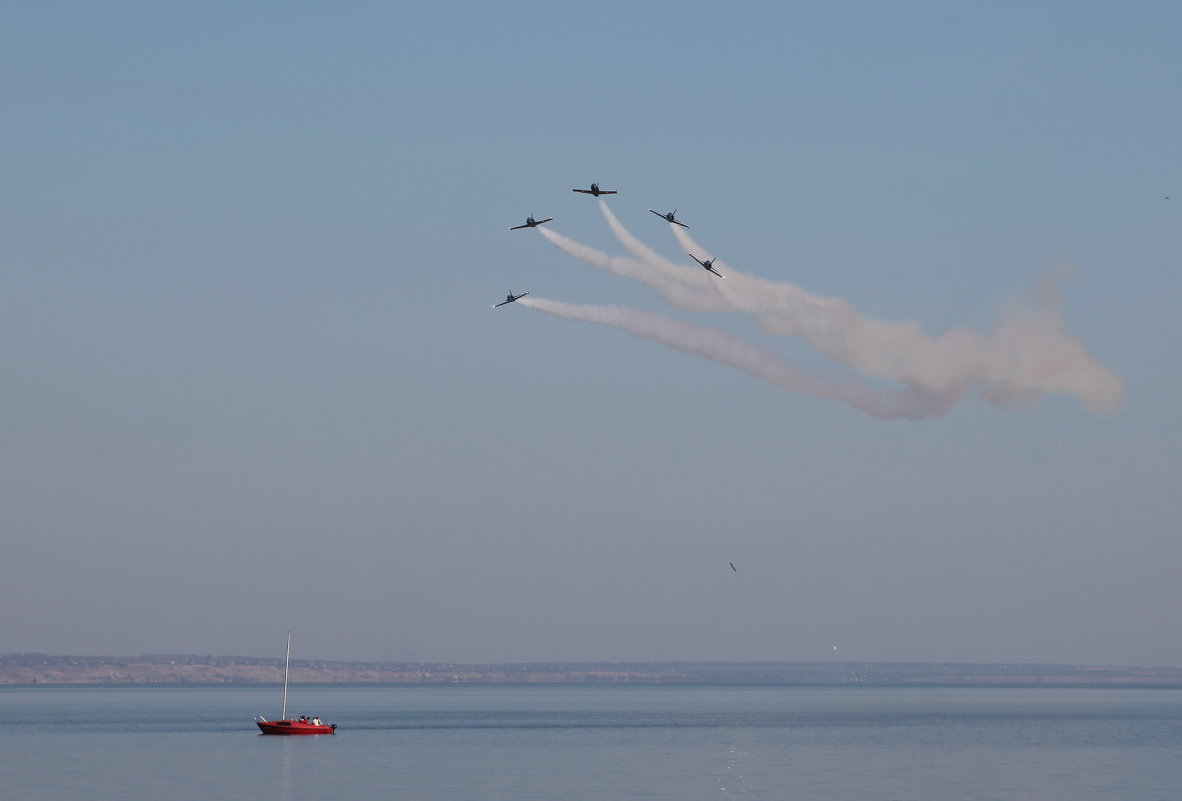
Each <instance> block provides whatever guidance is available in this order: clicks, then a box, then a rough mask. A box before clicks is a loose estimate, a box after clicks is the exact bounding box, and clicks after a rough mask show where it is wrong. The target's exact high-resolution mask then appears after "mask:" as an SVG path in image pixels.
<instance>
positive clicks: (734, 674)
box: [0, 653, 1182, 687]
mask: <svg viewBox="0 0 1182 801" xmlns="http://www.w3.org/2000/svg"><path fill="white" fill-rule="evenodd" d="M290 679H291V681H292V682H297V683H305V684H530V683H537V684H542V683H583V684H596V683H600V684H618V683H638V684H758V685H827V684H874V685H952V686H961V685H972V684H992V685H996V684H1003V685H1023V684H1037V685H1056V684H1060V685H1069V686H1079V685H1084V686H1086V685H1102V686H1130V687H1138V686H1144V687H1170V686H1178V687H1182V668H1173V667H1129V666H1087V665H1060V664H1012V663H926V662H922V663H921V662H899V663H895V662H837V661H834V662H613V663H608V662H530V663H502V664H457V663H448V662H346V661H331V660H310V659H293V660H292V663H291V676H290ZM282 681H283V660H282V659H274V658H260V657H243V656H234V657H218V656H199V655H177V654H142V655H139V656H126V657H115V656H59V655H50V654H40V653H27V654H6V655H2V656H0V686H21V685H38V686H42V685H87V684H106V685H144V684H273V683H279V682H282Z"/></svg>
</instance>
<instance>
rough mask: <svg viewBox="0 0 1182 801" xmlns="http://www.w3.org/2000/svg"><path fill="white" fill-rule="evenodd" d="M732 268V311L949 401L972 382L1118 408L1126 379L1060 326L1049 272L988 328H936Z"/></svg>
mask: <svg viewBox="0 0 1182 801" xmlns="http://www.w3.org/2000/svg"><path fill="white" fill-rule="evenodd" d="M670 227H671V228H673V235H674V237H675V238H676V239H677V242H678V244H679V245H680V246H681V247H682V248H683V249H686V250H688V251H689V252H693V253H694V254H695V255H697V254H698V251H701V252H702V253H707V252H706V251H705V249H704V248H702V247H701V245H699V244H697V243H696V242H694V240H693V239H692V238H690V236H689V235H688V234H687V233H686V232H685V231H683V230H681V229H680V228H675V227H673V226H670ZM707 255H708V254H707ZM699 258H705V256H699ZM720 263H721V262H720ZM728 269H730V271H729V272H728V276H729V278H728V281H729V283H728V284H727V285H725V286H720V287H719V294H720V295H721V296H722V297H724V298H726V300H727V301H728V302H730V303H731V304H732V306H733V309H734V310H735V311H738V312H742V313H744V314H748V315H751V316H752V317H754V318H755V320H756V321H757V322H758V323H759V326H760V327H761V328H762V329H763V330H765V331H767V332H768V333H771V334H778V335H783V336H796V337H802V338H804V339H805V340H806V341H807V342H808V343H809V344H810V345H812V346H813V347H814V348H816V349H817V350H818V351H820V352H821V353H823V354H825V355H826V356H828V357H829V358H831V359H833V360H834V361H838V362H840V363H842V364H846V365H848V366H850V367H853V368H854V369H856V370H858V371H859V372H862V373H865V374H866V375H870V376H874V377H876V378H883V379H888V380H894V381H901V382H903V383H905V384H907V385H909V386H916V387H921V388H923V389H924V390H926V391H928V392H931V393H934V394H937V395H939V396H941V397H944V398H946V399H947V400H949V401H955V400H957V399H959V398H960V397H961V396H962V395H963V394H964V393H965V392H966V391H967V390H969V389H970V388H974V389H976V391H977V392H978V394H980V395H981V397H983V398H984V399H985V400H987V401H989V402H990V403H992V404H994V405H995V406H1007V405H1013V404H1015V403H1021V402H1026V401H1030V400H1033V399H1034V398H1037V397H1039V396H1041V395H1044V394H1047V393H1050V392H1063V393H1066V394H1070V395H1073V396H1075V397H1076V398H1078V399H1079V400H1080V402H1082V403H1083V404H1084V406H1085V408H1087V409H1088V410H1089V411H1091V412H1093V413H1096V414H1101V413H1106V412H1111V411H1113V410H1114V409H1115V408H1116V407H1117V406H1118V405H1119V403H1120V401H1121V398H1122V397H1123V394H1124V388H1123V385H1122V383H1121V380H1120V379H1119V378H1118V377H1117V376H1116V375H1115V374H1114V373H1112V372H1111V371H1110V370H1108V369H1107V368H1105V367H1104V366H1103V365H1101V364H1100V363H1099V362H1097V361H1096V360H1095V359H1093V358H1092V356H1091V355H1090V354H1088V353H1087V350H1086V349H1085V348H1084V346H1083V344H1082V343H1080V342H1079V341H1078V340H1077V339H1075V338H1073V337H1071V336H1069V335H1068V334H1067V333H1066V332H1065V331H1064V330H1063V324H1062V318H1061V315H1060V313H1059V302H1058V293H1057V292H1056V291H1055V285H1054V284H1051V283H1049V282H1048V281H1044V282H1043V286H1042V287H1041V288H1040V289H1041V293H1040V294H1041V295H1042V298H1041V301H1040V302H1039V303H1038V304H1037V305H1036V306H1034V307H1033V308H1028V309H1022V310H1013V311H1010V312H1008V313H1006V314H1005V315H1003V316H1002V317H1001V319H1000V320H999V322H998V324H997V326H996V327H995V330H994V331H993V333H992V335H991V336H989V337H984V336H982V335H981V334H979V333H977V332H975V331H972V330H970V329H967V328H953V329H950V330H948V331H945V332H944V333H942V334H940V335H939V336H936V337H931V336H929V335H927V334H926V333H924V331H923V329H922V328H921V327H920V326H919V325H918V324H916V323H914V322H902V323H889V322H885V321H882V320H874V319H867V318H864V317H862V316H861V315H860V314H859V313H858V311H857V309H855V308H854V307H853V306H852V305H851V304H849V303H847V302H846V301H844V300H839V299H834V298H819V297H815V296H813V295H810V294H808V293H807V292H805V291H804V290H802V289H800V288H799V287H796V286H794V285H792V284H789V283H775V282H771V281H765V280H763V279H760V278H755V277H753V276H749V275H745V274H743V273H741V272H737V271H735V270H734V269H733V268H728Z"/></svg>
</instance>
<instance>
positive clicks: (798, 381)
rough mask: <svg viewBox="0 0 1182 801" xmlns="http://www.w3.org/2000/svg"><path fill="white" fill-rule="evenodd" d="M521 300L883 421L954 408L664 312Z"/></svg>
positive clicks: (920, 392)
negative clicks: (815, 366) (821, 368)
mask: <svg viewBox="0 0 1182 801" xmlns="http://www.w3.org/2000/svg"><path fill="white" fill-rule="evenodd" d="M518 303H521V304H522V305H524V306H528V307H529V308H531V309H534V310H536V311H541V312H545V313H546V314H552V315H555V316H557V317H563V318H565V319H568V320H580V321H582V322H587V323H596V324H598V325H607V326H612V327H615V328H619V329H621V330H623V331H626V332H628V333H629V334H631V335H632V336H635V337H639V338H641V339H647V340H651V341H653V342H658V343H660V344H662V345H665V346H666V347H669V348H673V349H675V350H680V351H682V352H684V353H690V354H694V355H696V356H702V357H704V358H707V359H710V360H711V361H715V362H718V363H720V364H726V365H729V366H731V367H735V368H737V369H739V370H742V371H744V372H746V373H749V374H751V375H753V376H755V377H757V378H761V379H763V380H764V381H769V382H771V383H772V384H775V385H777V386H780V387H783V388H784V389H787V390H791V391H792V392H799V393H802V394H805V395H811V396H813V397H816V398H823V399H826V400H836V401H841V402H842V403H847V404H849V405H851V406H854V407H856V408H858V409H861V410H862V411H864V412H866V413H867V414H870V415H873V416H874V417H877V418H879V419H882V420H897V419H900V418H907V419H910V420H918V419H921V418H924V417H927V416H930V415H939V414H944V413H945V412H947V411H948V408H950V407H949V406H948V405H946V404H945V403H943V401H942V400H941V399H940V398H938V397H936V396H934V395H931V394H929V393H926V392H924V391H923V390H920V389H916V388H914V387H907V388H904V389H895V390H892V389H875V388H873V387H869V386H864V385H862V384H858V383H855V382H853V381H849V380H845V379H841V378H835V377H832V376H829V375H819V376H809V375H804V374H802V373H801V372H800V371H798V370H797V369H796V368H795V367H793V366H792V365H791V364H789V363H788V362H787V361H785V360H784V359H783V358H781V357H780V356H779V355H778V354H777V353H775V352H773V351H770V350H767V349H765V348H761V347H759V346H757V345H754V344H752V343H750V342H748V341H747V340H745V339H742V338H741V337H737V336H734V335H733V334H729V333H727V332H725V331H719V330H718V329H715V328H709V327H707V326H702V325H694V324H692V323H684V322H680V321H678V320H672V319H669V318H668V317H662V316H661V315H659V314H651V313H649V312H642V311H637V310H635V309H626V308H622V307H619V306H580V305H575V304H570V303H558V302H556V301H551V300H544V299H542V298H533V297H528V298H522V299H521V300H519V301H518Z"/></svg>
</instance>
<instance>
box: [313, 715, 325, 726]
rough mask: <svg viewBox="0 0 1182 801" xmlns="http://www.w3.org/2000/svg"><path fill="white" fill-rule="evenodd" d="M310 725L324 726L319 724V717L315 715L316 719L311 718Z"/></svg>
mask: <svg viewBox="0 0 1182 801" xmlns="http://www.w3.org/2000/svg"><path fill="white" fill-rule="evenodd" d="M312 725H313V726H323V725H324V724H322V723H321V722H320V716H319V715H317V716H316V717H314V718H312Z"/></svg>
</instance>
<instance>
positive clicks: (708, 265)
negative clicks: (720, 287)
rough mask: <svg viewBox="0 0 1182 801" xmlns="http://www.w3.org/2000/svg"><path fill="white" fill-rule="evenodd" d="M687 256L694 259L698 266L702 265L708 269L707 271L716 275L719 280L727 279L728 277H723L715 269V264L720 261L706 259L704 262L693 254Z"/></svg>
mask: <svg viewBox="0 0 1182 801" xmlns="http://www.w3.org/2000/svg"><path fill="white" fill-rule="evenodd" d="M686 255H687V256H689V257H690V258H691V259H693V260H694V261H696V262H697V263H698V264H700V265H702V266H703V267H705V268H706V269H707V270H709V271H710V272H712V273H714V274H715V275H717V276H718V277H719V278H726V276H725V275H723V274H722V273H720V272H719V271H718V270H715V269H714V262H716V261H718V259H706V261H702V260H701V259H699V258H698V257H697V256H695V255H694V254H692V253H687V254H686Z"/></svg>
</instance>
